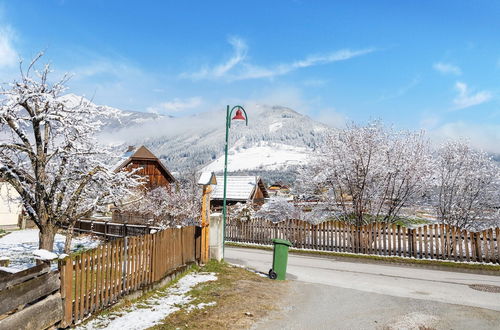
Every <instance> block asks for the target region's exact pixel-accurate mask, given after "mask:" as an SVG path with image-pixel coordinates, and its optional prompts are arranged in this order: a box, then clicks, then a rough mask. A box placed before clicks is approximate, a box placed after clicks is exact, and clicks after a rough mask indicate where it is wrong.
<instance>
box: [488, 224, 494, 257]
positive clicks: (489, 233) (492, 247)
mask: <svg viewBox="0 0 500 330" xmlns="http://www.w3.org/2000/svg"><path fill="white" fill-rule="evenodd" d="M488 239H489V240H490V262H493V263H494V262H495V261H496V260H495V259H496V258H495V241H494V239H495V238H494V237H493V229H491V228H490V229H488Z"/></svg>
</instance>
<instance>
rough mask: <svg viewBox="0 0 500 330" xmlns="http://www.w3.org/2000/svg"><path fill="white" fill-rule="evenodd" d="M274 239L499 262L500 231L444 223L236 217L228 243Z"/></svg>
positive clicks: (341, 249)
mask: <svg viewBox="0 0 500 330" xmlns="http://www.w3.org/2000/svg"><path fill="white" fill-rule="evenodd" d="M273 238H282V239H287V240H289V241H291V242H292V243H293V247H295V248H299V249H313V250H320V251H335V252H348V253H361V254H374V255H384V256H399V257H413V258H419V259H442V260H454V261H474V262H484V263H500V246H499V245H500V244H499V241H500V228H495V229H486V230H483V231H480V232H471V231H467V230H461V229H459V228H457V227H452V226H448V225H443V224H432V225H426V226H422V227H418V228H406V227H402V226H398V225H395V224H387V223H372V224H369V225H364V226H361V227H356V226H353V225H349V224H346V223H344V222H338V221H327V222H323V223H321V224H318V225H312V224H310V223H308V222H305V221H301V220H287V221H283V222H279V223H272V222H270V221H267V220H263V219H251V220H248V221H240V220H235V219H231V220H230V221H229V222H228V224H227V226H226V239H227V240H228V241H233V242H243V243H256V244H272V239H273Z"/></svg>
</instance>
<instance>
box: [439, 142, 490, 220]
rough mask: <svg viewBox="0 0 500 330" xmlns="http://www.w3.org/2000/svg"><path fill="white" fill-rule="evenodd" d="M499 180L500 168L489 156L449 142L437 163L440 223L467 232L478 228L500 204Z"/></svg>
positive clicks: (467, 146)
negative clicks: (479, 223)
mask: <svg viewBox="0 0 500 330" xmlns="http://www.w3.org/2000/svg"><path fill="white" fill-rule="evenodd" d="M499 180H500V168H499V166H498V165H497V164H496V163H495V162H494V161H493V160H492V159H491V158H490V157H489V156H488V155H487V154H486V153H484V152H482V151H478V150H475V149H472V148H471V147H470V146H469V145H468V144H467V143H466V142H464V141H450V142H447V143H446V144H444V145H443V146H442V147H441V148H440V149H439V150H438V152H437V160H436V186H437V188H436V189H437V199H436V212H437V214H438V219H439V220H440V221H442V222H444V223H447V224H450V225H454V226H457V227H460V228H464V229H469V228H471V227H473V228H474V227H477V226H478V224H477V222H478V220H486V219H485V218H486V217H487V213H488V212H492V208H493V207H495V206H498V205H499V204H500V200H499V194H498V182H499ZM479 227H480V226H479Z"/></svg>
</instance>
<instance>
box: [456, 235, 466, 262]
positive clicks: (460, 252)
mask: <svg viewBox="0 0 500 330" xmlns="http://www.w3.org/2000/svg"><path fill="white" fill-rule="evenodd" d="M457 235H458V259H459V260H460V261H462V260H465V256H464V248H463V246H464V238H463V236H462V230H460V229H458V228H457Z"/></svg>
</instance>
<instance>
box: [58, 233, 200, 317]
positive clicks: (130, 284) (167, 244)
mask: <svg viewBox="0 0 500 330" xmlns="http://www.w3.org/2000/svg"><path fill="white" fill-rule="evenodd" d="M200 247H201V244H200V231H199V228H197V227H194V226H191V227H184V228H175V229H166V230H163V231H160V232H157V233H154V234H147V235H142V236H135V237H126V238H120V239H116V240H113V241H111V242H108V243H106V244H104V245H101V246H99V247H97V248H95V249H93V250H89V251H86V252H84V253H81V254H79V255H73V256H69V257H67V258H65V259H64V260H61V261H60V263H59V269H60V272H61V295H62V298H63V306H64V317H63V322H62V326H68V325H71V324H72V323H75V322H77V321H79V320H82V319H83V318H84V317H85V316H86V315H88V314H91V313H94V312H96V311H99V310H101V309H103V308H105V307H106V306H109V305H111V304H112V303H113V302H115V301H116V300H117V299H118V298H119V297H121V296H123V295H126V294H128V293H129V292H132V291H134V290H138V289H140V288H143V287H147V286H149V285H150V284H152V283H154V282H157V281H160V280H161V279H163V278H164V277H166V276H167V275H169V274H170V273H172V272H174V271H175V270H176V269H178V268H180V267H182V266H185V265H187V264H190V263H193V262H195V261H196V260H199V258H200Z"/></svg>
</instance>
